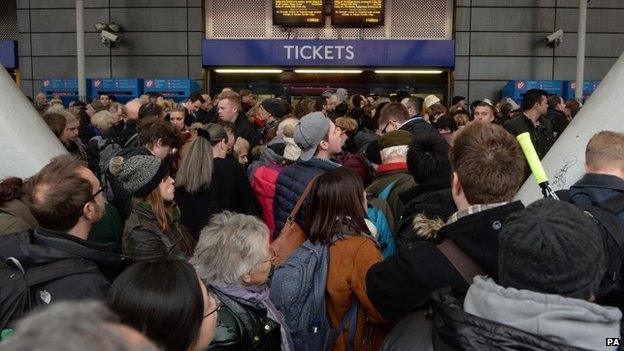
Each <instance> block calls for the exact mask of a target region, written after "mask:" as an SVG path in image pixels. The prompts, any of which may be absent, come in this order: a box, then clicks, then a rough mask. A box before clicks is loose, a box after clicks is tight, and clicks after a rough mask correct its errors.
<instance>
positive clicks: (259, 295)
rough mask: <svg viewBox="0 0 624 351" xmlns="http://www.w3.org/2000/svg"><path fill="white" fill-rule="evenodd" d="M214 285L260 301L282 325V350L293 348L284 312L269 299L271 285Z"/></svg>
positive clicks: (231, 292) (271, 316)
mask: <svg viewBox="0 0 624 351" xmlns="http://www.w3.org/2000/svg"><path fill="white" fill-rule="evenodd" d="M214 287H215V288H216V289H217V290H219V291H221V292H222V293H224V294H226V295H229V296H233V297H236V298H239V299H242V300H247V301H253V302H260V303H261V304H262V305H263V306H264V307H265V308H266V309H267V314H268V316H269V318H271V319H272V320H274V321H275V322H277V324H279V325H280V333H281V336H282V337H281V341H282V351H291V350H292V349H293V345H292V340H291V338H290V331H289V330H288V326H286V324H285V323H284V321H283V319H282V314H281V313H280V312H279V311H278V310H277V308H275V305H274V304H273V302H271V300H269V287H268V286H267V285H266V284H262V285H250V286H235V287H222V286H214Z"/></svg>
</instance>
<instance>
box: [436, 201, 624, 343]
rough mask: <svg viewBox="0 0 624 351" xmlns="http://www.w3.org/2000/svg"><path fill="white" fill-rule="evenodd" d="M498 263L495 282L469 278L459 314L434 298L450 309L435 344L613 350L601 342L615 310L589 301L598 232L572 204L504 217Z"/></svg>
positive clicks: (599, 261)
mask: <svg viewBox="0 0 624 351" xmlns="http://www.w3.org/2000/svg"><path fill="white" fill-rule="evenodd" d="M498 263H499V279H498V281H499V284H496V283H495V282H494V280H493V279H492V278H488V277H481V276H477V277H475V279H474V283H473V284H472V285H471V287H470V289H469V290H468V293H467V295H466V298H465V300H464V305H463V309H464V311H465V312H466V313H464V312H462V311H461V303H458V302H455V303H452V304H449V303H448V301H452V300H453V299H449V298H448V296H444V295H445V294H446V293H442V292H440V293H439V298H436V297H434V299H436V300H437V303H439V304H444V305H447V306H446V307H450V310H446V312H444V313H442V314H441V316H440V317H441V319H442V320H443V321H444V322H443V323H440V325H441V326H443V327H442V328H440V329H438V330H437V331H438V335H437V336H438V337H437V338H434V339H437V340H438V341H439V342H440V343H442V344H446V345H453V347H454V348H459V349H462V350H472V349H475V348H474V346H472V345H503V344H504V345H505V346H506V347H507V348H508V349H518V350H519V349H522V350H527V349H531V350H535V349H540V350H569V349H574V350H578V349H583V350H616V349H617V347H614V346H610V345H608V344H607V345H605V339H606V338H619V337H620V319H621V318H622V313H621V312H620V310H619V309H617V308H615V307H603V306H599V305H597V304H595V303H592V301H593V293H594V292H595V291H596V289H597V288H598V284H599V283H600V280H601V278H602V276H603V274H604V271H605V257H604V249H603V244H602V240H601V239H600V233H599V231H598V228H597V226H595V225H594V224H593V223H592V220H591V219H590V218H589V216H587V215H585V214H584V213H583V212H582V211H580V210H579V209H578V208H576V207H575V206H574V205H572V204H569V203H565V202H561V201H556V200H552V199H543V200H539V201H537V202H535V203H533V204H531V205H530V206H529V207H527V208H526V209H524V210H522V211H518V212H516V213H514V214H512V215H510V216H509V218H508V220H507V222H505V225H504V226H503V230H502V231H501V233H500V247H499V259H498ZM436 295H438V293H436ZM436 318H437V317H436ZM438 346H441V345H438Z"/></svg>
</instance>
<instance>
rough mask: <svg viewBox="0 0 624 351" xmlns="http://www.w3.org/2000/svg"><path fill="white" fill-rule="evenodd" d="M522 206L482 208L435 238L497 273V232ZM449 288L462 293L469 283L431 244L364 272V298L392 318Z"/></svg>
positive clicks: (397, 254)
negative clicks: (442, 289)
mask: <svg viewBox="0 0 624 351" xmlns="http://www.w3.org/2000/svg"><path fill="white" fill-rule="evenodd" d="M522 208H524V206H523V205H522V203H521V202H520V201H516V202H512V203H509V204H506V205H503V206H499V207H495V208H492V209H489V210H485V211H481V212H478V213H475V214H472V215H468V216H466V217H462V218H460V219H459V220H458V221H456V222H454V223H451V224H448V225H445V226H444V227H442V229H440V231H439V232H438V233H437V237H438V239H439V240H442V239H446V238H448V239H450V240H452V241H453V242H454V243H455V244H456V245H457V247H459V248H460V249H461V250H462V251H463V252H464V253H465V254H466V255H468V256H470V257H471V258H472V259H473V260H474V261H475V262H476V264H477V265H479V267H480V268H481V269H482V270H483V271H484V272H485V273H486V274H487V275H489V276H491V277H493V278H494V279H496V278H497V277H498V234H499V232H500V229H501V227H502V223H503V222H504V221H505V219H506V218H507V216H509V215H510V214H511V213H513V212H516V211H519V210H521V209H522ZM447 286H451V287H453V289H454V290H456V291H459V292H461V293H462V294H465V293H466V291H467V290H468V284H467V283H466V281H465V280H464V278H462V276H461V275H460V273H459V272H458V271H457V270H456V269H455V267H454V266H453V265H452V264H451V262H449V260H448V259H447V258H446V256H444V254H442V252H441V251H440V250H438V248H437V247H436V246H435V244H433V243H431V242H428V241H422V242H420V243H416V244H415V245H414V246H412V247H411V248H410V249H404V250H399V251H397V252H395V253H394V254H393V255H392V256H390V257H388V258H387V259H386V260H385V261H382V262H379V263H376V264H375V265H373V266H372V267H371V268H370V270H369V271H368V273H367V275H366V290H367V293H368V297H369V298H370V300H371V302H372V303H373V305H375V307H376V308H377V310H378V311H379V312H380V313H381V314H382V315H383V316H384V317H386V318H387V319H389V320H390V321H393V322H397V321H399V320H400V319H401V318H403V317H405V316H406V315H407V314H409V313H410V312H411V311H413V310H415V309H416V308H419V307H422V306H423V305H424V304H425V303H427V302H428V301H429V295H431V293H433V292H434V291H436V290H439V289H441V288H444V287H447Z"/></svg>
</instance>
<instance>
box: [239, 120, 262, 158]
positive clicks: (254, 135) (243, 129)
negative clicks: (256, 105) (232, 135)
mask: <svg viewBox="0 0 624 351" xmlns="http://www.w3.org/2000/svg"><path fill="white" fill-rule="evenodd" d="M234 125H236V135H237V136H239V137H241V138H243V139H245V140H247V141H248V142H249V150H250V151H251V149H253V148H254V147H255V146H256V145H260V136H258V132H257V131H256V130H255V129H254V127H253V125H252V124H251V123H249V121H248V120H247V117H246V116H245V115H244V114H242V113H239V114H238V117H237V118H236V121H235V122H234Z"/></svg>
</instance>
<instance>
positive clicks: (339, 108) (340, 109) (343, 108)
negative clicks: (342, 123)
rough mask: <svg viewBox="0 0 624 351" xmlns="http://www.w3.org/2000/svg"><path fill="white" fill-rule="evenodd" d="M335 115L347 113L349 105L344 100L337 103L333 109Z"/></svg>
mask: <svg viewBox="0 0 624 351" xmlns="http://www.w3.org/2000/svg"><path fill="white" fill-rule="evenodd" d="M334 112H335V113H336V117H344V116H346V115H347V113H349V105H347V103H346V102H342V103H339V104H338V105H336V108H335V109H334Z"/></svg>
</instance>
